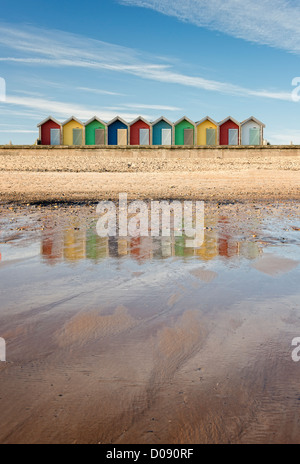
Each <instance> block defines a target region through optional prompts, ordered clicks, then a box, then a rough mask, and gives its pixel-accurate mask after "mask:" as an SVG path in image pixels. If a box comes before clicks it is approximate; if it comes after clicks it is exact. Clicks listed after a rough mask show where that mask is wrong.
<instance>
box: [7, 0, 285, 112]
mask: <svg viewBox="0 0 300 464" xmlns="http://www.w3.org/2000/svg"><path fill="white" fill-rule="evenodd" d="M132 1H137V0H132ZM172 1H173V0H172ZM215 1H216V0H215ZM231 1H233V0H231ZM246 1H248V0H246ZM152 3H153V5H158V2H152V1H151V0H144V1H143V2H139V4H141V5H142V6H146V4H147V5H149V6H150V5H151V4H152ZM175 3H176V5H177V4H178V8H179V2H177V1H176V2H175ZM195 3H197V4H198V5H199V2H196V0H189V2H188V4H189V5H190V6H191V7H192V6H193V5H194V4H195ZM203 3H205V4H206V3H207V2H206V1H203ZM217 3H218V4H219V3H220V2H217ZM235 3H239V2H237V1H235ZM162 4H163V5H165V6H169V7H170V5H171V3H170V2H168V1H165V2H162ZM186 4H187V3H186V2H185V3H184V5H186ZM49 43H50V44H51V46H49ZM1 44H2V46H5V48H7V49H14V50H15V51H16V52H17V53H20V54H21V55H22V56H17V57H8V56H7V57H1V58H0V61H2V62H3V61H6V62H7V61H13V62H17V63H22V64H30V65H31V66H33V65H37V66H38V67H40V66H48V67H49V66H56V67H80V68H86V69H91V70H92V69H94V70H100V69H101V70H104V71H110V72H119V73H126V74H130V75H134V76H137V77H140V78H141V79H147V80H153V81H158V82H163V83H166V84H168V85H170V84H176V85H181V86H186V87H194V88H197V89H202V90H207V91H212V92H219V93H223V94H229V95H235V96H244V97H259V98H269V99H275V100H284V101H292V97H291V94H290V92H282V91H278V92H274V91H269V90H268V89H249V88H244V87H242V86H238V85H235V84H231V83H228V82H220V81H215V80H210V79H206V78H203V77H200V76H189V75H186V74H183V73H180V72H177V71H176V70H174V69H173V67H172V66H171V65H170V64H169V63H160V62H157V61H160V60H161V58H159V59H158V58H157V57H151V56H147V55H145V54H144V53H142V52H139V51H137V50H135V49H131V48H126V47H122V46H119V45H114V44H110V43H106V42H102V41H99V40H94V39H89V38H86V37H81V36H78V35H75V34H70V33H66V32H60V31H52V30H41V29H37V28H28V27H26V28H23V29H22V28H21V27H18V29H16V28H13V27H9V26H3V25H2V26H1V25H0V45H1ZM28 55H29V56H28ZM85 89H86V88H85ZM100 90H101V89H100ZM153 106H155V105H153ZM147 108H149V106H147ZM152 109H157V108H154V107H153V108H152ZM160 109H162V108H161V107H160Z"/></svg>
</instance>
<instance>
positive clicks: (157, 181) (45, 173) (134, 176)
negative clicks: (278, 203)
mask: <svg viewBox="0 0 300 464" xmlns="http://www.w3.org/2000/svg"><path fill="white" fill-rule="evenodd" d="M0 171H1V173H0V174H1V189H0V201H1V202H2V203H5V202H8V201H9V202H21V203H36V202H37V203H38V202H69V201H94V202H96V201H98V200H101V199H117V198H118V195H119V192H127V193H128V197H129V198H132V199H138V198H145V199H150V198H158V199H159V198H161V199H168V198H170V199H171V198H185V199H189V198H193V199H201V200H205V201H235V200H236V201H249V200H258V201H259V200H267V199H270V200H276V199H277V200H279V199H283V200H287V199H299V198H300V157H298V156H290V157H289V156H286V157H254V158H251V160H248V159H245V158H235V159H199V160H195V159H184V160H182V159H173V160H163V159H160V158H157V159H155V158H154V159H148V160H147V159H145V158H143V159H140V160H138V159H137V160H132V159H131V158H128V159H126V158H124V157H123V158H119V159H112V158H109V157H103V156H101V155H91V154H89V155H88V156H83V155H80V156H71V155H60V156H51V155H50V154H48V155H43V154H39V153H37V154H36V155H22V156H12V155H3V154H2V155H0Z"/></svg>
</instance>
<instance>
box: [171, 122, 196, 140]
mask: <svg viewBox="0 0 300 464" xmlns="http://www.w3.org/2000/svg"><path fill="white" fill-rule="evenodd" d="M186 129H192V130H193V131H194V136H195V126H193V125H192V124H191V123H190V122H189V121H186V120H184V121H181V122H180V123H179V124H177V126H175V145H185V143H184V131H185V130H186Z"/></svg>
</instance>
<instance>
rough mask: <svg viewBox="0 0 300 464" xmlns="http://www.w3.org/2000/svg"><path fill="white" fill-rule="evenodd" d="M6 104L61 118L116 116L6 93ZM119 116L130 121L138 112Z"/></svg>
mask: <svg viewBox="0 0 300 464" xmlns="http://www.w3.org/2000/svg"><path fill="white" fill-rule="evenodd" d="M6 104H8V105H17V106H21V107H26V108H30V109H32V110H37V111H39V112H40V114H53V115H55V116H57V117H62V118H63V119H66V118H67V117H70V115H74V116H76V117H78V118H80V119H82V120H88V119H90V118H91V117H92V116H94V115H97V114H98V115H101V118H102V119H104V120H107V121H109V120H111V119H113V118H114V117H115V116H116V114H115V112H113V111H105V110H103V109H101V108H97V107H86V106H81V105H77V104H73V103H66V102H61V101H54V100H47V99H44V98H30V97H19V96H12V95H8V96H7V98H6ZM120 116H122V117H123V118H124V119H128V120H129V121H131V120H133V119H135V118H136V117H137V116H139V115H138V113H135V112H129V111H128V112H123V113H122V114H120ZM145 117H147V118H150V116H148V115H145Z"/></svg>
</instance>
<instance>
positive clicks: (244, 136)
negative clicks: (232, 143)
mask: <svg viewBox="0 0 300 464" xmlns="http://www.w3.org/2000/svg"><path fill="white" fill-rule="evenodd" d="M265 127H266V126H265V125H264V124H263V123H262V122H261V121H259V120H258V119H256V118H254V117H253V116H251V117H250V118H248V119H245V121H243V122H242V123H241V144H242V145H263V140H264V128H265Z"/></svg>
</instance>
